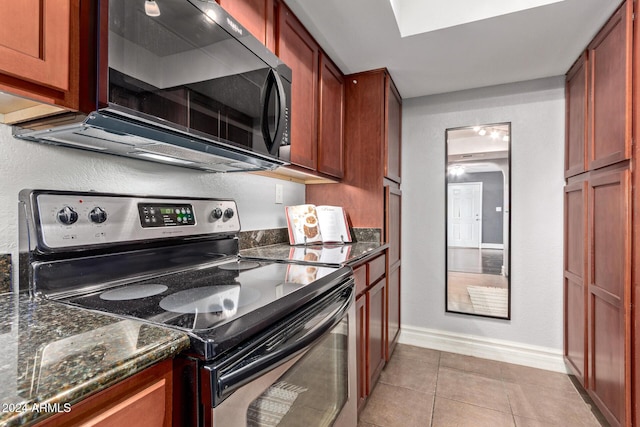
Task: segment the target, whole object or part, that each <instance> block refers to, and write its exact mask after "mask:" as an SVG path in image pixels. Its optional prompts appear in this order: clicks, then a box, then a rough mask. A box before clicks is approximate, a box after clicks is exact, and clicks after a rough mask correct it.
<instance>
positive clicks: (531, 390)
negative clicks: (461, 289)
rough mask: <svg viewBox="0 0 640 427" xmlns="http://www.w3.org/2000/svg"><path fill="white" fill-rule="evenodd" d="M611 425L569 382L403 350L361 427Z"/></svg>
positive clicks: (363, 416)
mask: <svg viewBox="0 0 640 427" xmlns="http://www.w3.org/2000/svg"><path fill="white" fill-rule="evenodd" d="M587 400H588V398H587ZM607 425H608V424H606V422H605V421H604V420H603V418H602V415H601V414H600V413H599V412H598V411H597V409H594V410H593V411H592V408H591V406H590V404H589V403H587V402H586V401H585V400H584V399H583V398H582V396H581V394H580V393H579V392H578V390H576V388H575V387H574V385H573V383H572V382H571V379H570V378H569V376H567V375H564V374H560V373H557V372H549V371H544V370H540V369H534V368H529V367H525V366H519V365H513V364H509V363H502V362H496V361H492V360H486V359H479V358H475V357H470V356H463V355H459V354H453V353H446V352H440V351H437V350H429V349H424V348H419V347H413V346H408V345H403V344H398V345H397V347H396V350H395V352H394V354H393V357H392V358H391V360H390V361H389V363H388V364H387V366H386V367H385V369H384V370H383V372H382V375H381V377H380V380H379V382H378V384H377V385H376V387H375V389H374V390H373V393H372V394H371V396H370V397H369V399H368V401H367V404H366V407H365V408H364V410H363V411H362V413H361V414H360V417H359V422H358V427H429V426H431V427H445V426H458V427H465V426H469V427H485V426H487V427H502V426H505V427H542V426H563V427H572V426H576V427H578V426H580V427H582V426H585V427H590V426H594V427H598V426H607Z"/></svg>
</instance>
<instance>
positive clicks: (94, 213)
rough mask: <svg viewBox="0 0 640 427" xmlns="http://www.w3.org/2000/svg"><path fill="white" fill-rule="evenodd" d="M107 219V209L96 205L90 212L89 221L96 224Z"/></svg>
mask: <svg viewBox="0 0 640 427" xmlns="http://www.w3.org/2000/svg"><path fill="white" fill-rule="evenodd" d="M106 220H107V211H105V210H104V209H102V208H101V207H98V206H96V207H95V208H93V209H92V210H91V212H89V221H91V222H93V223H94V224H102V223H103V222H105V221H106Z"/></svg>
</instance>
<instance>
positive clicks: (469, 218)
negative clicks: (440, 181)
mask: <svg viewBox="0 0 640 427" xmlns="http://www.w3.org/2000/svg"><path fill="white" fill-rule="evenodd" d="M447 196H448V201H449V202H448V212H449V216H448V218H447V233H448V237H449V240H448V241H449V246H452V247H462V248H479V247H480V242H481V240H482V239H481V234H482V227H481V225H482V223H481V222H480V215H481V212H482V182H468V183H466V182H461V183H449V185H448V192H447Z"/></svg>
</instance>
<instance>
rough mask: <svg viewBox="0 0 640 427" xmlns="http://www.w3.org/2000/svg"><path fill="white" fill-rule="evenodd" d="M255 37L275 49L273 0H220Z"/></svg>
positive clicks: (221, 4)
mask: <svg viewBox="0 0 640 427" xmlns="http://www.w3.org/2000/svg"><path fill="white" fill-rule="evenodd" d="M218 3H219V4H220V6H222V7H223V8H224V9H225V10H226V11H227V12H229V13H230V14H231V16H233V17H234V18H236V19H237V20H238V21H239V22H240V23H241V24H242V26H243V27H245V28H246V29H247V30H249V32H250V33H251V34H253V36H254V37H255V38H257V39H258V40H260V41H261V42H262V44H264V45H265V46H267V48H269V49H271V50H275V37H274V31H273V19H274V18H273V0H218Z"/></svg>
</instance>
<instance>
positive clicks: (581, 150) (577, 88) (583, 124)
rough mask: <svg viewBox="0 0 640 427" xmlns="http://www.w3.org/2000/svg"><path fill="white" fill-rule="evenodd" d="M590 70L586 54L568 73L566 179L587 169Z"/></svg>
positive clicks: (566, 88) (566, 97) (566, 89)
mask: <svg viewBox="0 0 640 427" xmlns="http://www.w3.org/2000/svg"><path fill="white" fill-rule="evenodd" d="M588 68H589V65H588V63H587V52H585V53H583V54H582V56H580V58H579V59H578V60H577V61H576V63H575V64H573V66H572V67H571V69H570V70H569V72H568V73H567V79H566V85H565V91H566V96H565V99H566V123H567V124H566V144H565V157H564V162H565V167H564V176H565V178H568V177H571V176H574V175H577V174H579V173H582V172H584V171H585V170H586V167H587V166H586V163H587V134H588V131H587V104H588V103H587V94H588Z"/></svg>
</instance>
